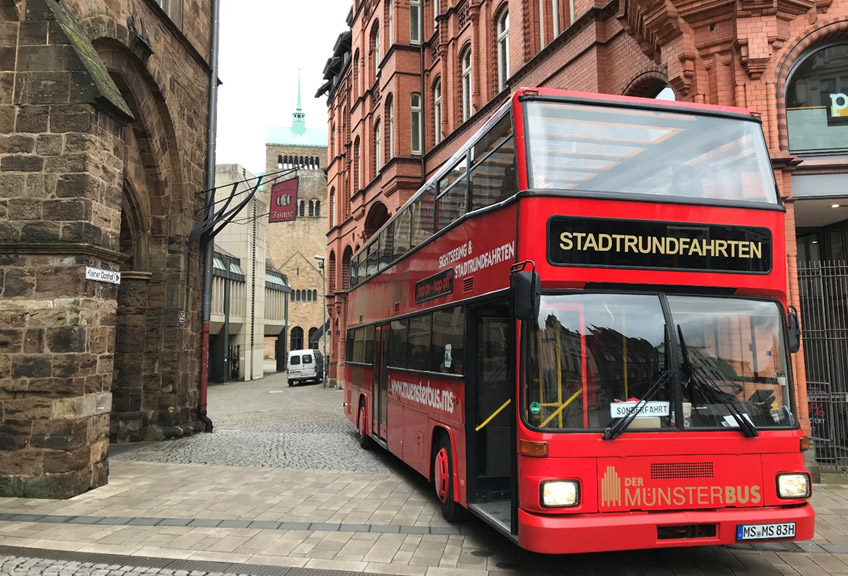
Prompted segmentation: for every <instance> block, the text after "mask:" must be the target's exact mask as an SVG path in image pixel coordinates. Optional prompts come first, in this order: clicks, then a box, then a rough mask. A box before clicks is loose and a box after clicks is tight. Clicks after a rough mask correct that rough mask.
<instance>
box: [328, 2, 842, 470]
mask: <svg viewBox="0 0 848 576" xmlns="http://www.w3.org/2000/svg"><path fill="white" fill-rule="evenodd" d="M348 25H349V29H348V30H345V31H343V32H342V33H341V34H340V36H339V37H338V40H337V42H336V44H335V46H334V47H333V51H332V56H331V58H330V59H329V60H328V62H327V65H326V67H325V69H324V73H325V80H326V83H325V84H324V85H323V86H322V87H321V88H320V90H319V92H318V93H319V94H324V93H326V94H327V95H328V107H329V115H328V122H329V128H330V138H329V149H328V151H329V152H328V154H329V166H328V169H327V173H328V196H329V201H330V207H331V214H330V223H329V224H330V233H329V235H328V241H327V258H328V263H329V270H330V279H329V282H328V287H329V291H330V296H329V297H328V310H329V312H330V316H331V322H332V323H333V329H334V332H335V333H336V334H340V335H341V337H337V338H336V339H335V342H336V344H335V346H334V350H333V356H334V362H333V364H332V365H331V368H330V370H331V374H333V375H337V376H339V375H340V374H341V368H342V365H343V362H344V352H345V350H344V337H343V336H344V333H345V308H346V292H347V289H348V276H349V266H350V257H351V254H352V253H353V252H354V251H356V250H357V249H359V247H360V246H362V245H363V243H364V241H365V240H367V238H369V237H370V236H371V234H373V233H374V231H375V230H377V228H379V227H380V226H381V225H382V224H383V223H385V222H386V221H387V219H388V218H389V217H390V216H391V215H392V214H394V213H395V211H397V210H398V208H399V207H400V206H402V205H403V204H404V202H405V201H406V200H407V199H408V198H409V197H410V195H411V194H412V193H413V192H414V191H415V190H416V189H417V188H418V187H419V185H420V184H421V183H422V182H423V181H424V180H425V179H426V178H427V176H428V175H430V174H432V173H433V172H434V171H435V170H436V169H437V168H438V167H439V166H441V164H442V163H443V162H444V161H445V160H447V159H448V158H449V157H450V156H451V154H452V153H453V152H454V151H455V150H456V149H457V148H458V146H460V144H461V143H462V142H463V141H464V139H465V138H467V137H468V136H469V135H471V134H472V133H473V132H474V131H475V130H476V129H477V128H479V127H480V126H481V125H482V123H483V122H484V121H485V120H486V119H487V118H488V117H489V115H490V114H491V113H492V112H493V111H494V110H495V109H496V108H497V107H498V106H499V105H500V104H501V103H502V102H504V101H505V99H506V98H507V97H508V95H509V94H510V93H511V92H512V91H513V90H514V89H515V88H517V87H520V86H545V87H551V88H561V89H571V90H581V91H587V92H603V93H608V94H625V95H632V96H642V97H656V96H657V95H658V94H659V93H660V92H663V91H665V92H666V93H668V92H669V91H671V92H673V95H674V98H676V99H677V100H684V101H691V102H699V103H708V104H721V105H732V106H743V107H747V108H751V109H753V110H756V111H759V112H760V113H761V114H762V118H763V127H764V131H765V135H766V139H767V143H768V146H769V151H770V155H771V158H772V163H773V167H774V171H775V176H776V178H777V183H778V186H779V189H780V193H781V196H782V197H783V201H784V204H785V206H786V210H787V244H788V245H787V251H788V265H789V270H790V273H791V279H790V285H789V293H790V303H791V304H792V305H793V306H796V307H797V308H799V310H800V312H801V315H802V322H803V323H804V326H803V328H805V329H806V330H805V339H804V353H799V354H796V355H795V356H794V358H793V362H794V370H795V381H796V383H797V389H798V391H799V393H798V412H799V414H800V416H801V419H802V426H803V428H804V429H805V431H807V432H812V434H813V437H814V438H816V439H817V440H818V441H819V442H818V446H819V451H820V453H821V449H822V447H823V445H824V444H839V446H838V447H839V451H838V454H837V455H835V456H834V457H833V459H834V461H836V460H838V459H840V458H841V459H843V460H844V459H845V457H846V455H848V403H846V401H845V393H846V392H848V364H846V361H845V358H848V343H846V342H848V340H846V339H845V338H844V333H845V330H846V329H848V309H846V308H845V306H844V305H843V304H841V302H844V301H845V295H846V292H848V288H846V287H848V282H846V280H848V271H846V268H845V266H844V265H842V266H841V267H839V266H836V267H833V266H831V265H830V264H829V262H830V260H832V259H844V258H846V255H848V253H846V250H848V212H846V210H848V208H845V206H846V205H848V187H846V185H845V183H846V181H848V123H846V121H848V74H846V71H848V1H846V0H827V1H824V2H816V1H813V0H799V1H796V2H777V3H770V4H768V5H764V4H761V3H756V2H751V1H749V0H742V1H741V2H726V3H718V4H715V3H707V2H704V1H702V0H695V1H689V0H686V1H683V0H670V1H667V2H656V1H655V0H609V1H602V2H590V1H589V0H409V1H403V2H399V1H397V0H355V1H354V2H352V9H351V12H350V15H349V17H348ZM832 206H833V207H832ZM796 238H797V240H796ZM796 242H797V243H796ZM823 270H824V272H823ZM799 271H800V272H799ZM823 274H824V276H823ZM828 275H831V276H833V277H836V278H837V280H836V281H834V282H828V281H827V279H826V277H829V276H828ZM799 277H800V278H801V279H802V282H801V284H799ZM823 278H825V279H824V280H823ZM339 377H340V376H339ZM808 380H810V381H812V382H815V383H816V384H815V387H813V386H811V388H810V390H811V399H812V398H813V396H812V394H813V393H816V394H820V396H816V398H819V397H820V398H821V399H822V400H821V402H822V411H823V412H822V413H823V414H825V415H824V416H822V421H820V422H818V423H817V424H816V427H814V428H812V429H811V427H810V419H809V418H808V410H807V409H808V405H807V390H806V385H805V384H806V383H807V381H808ZM840 398H841V400H840ZM839 428H841V429H842V436H843V437H842V438H841V439H838V440H837V439H836V435H837V429H839Z"/></svg>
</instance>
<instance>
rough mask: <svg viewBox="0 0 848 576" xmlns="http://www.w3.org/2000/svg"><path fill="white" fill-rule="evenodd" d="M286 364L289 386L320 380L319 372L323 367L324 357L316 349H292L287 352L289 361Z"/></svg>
mask: <svg viewBox="0 0 848 576" xmlns="http://www.w3.org/2000/svg"><path fill="white" fill-rule="evenodd" d="M286 366H287V367H286V374H288V377H289V386H294V385H295V384H296V383H297V382H309V381H310V380H311V381H313V382H320V381H321V373H322V371H323V369H324V358H323V356H321V352H319V351H318V350H292V351H291V352H289V361H288V364H286Z"/></svg>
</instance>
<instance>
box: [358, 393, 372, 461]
mask: <svg viewBox="0 0 848 576" xmlns="http://www.w3.org/2000/svg"><path fill="white" fill-rule="evenodd" d="M359 446H360V447H361V448H362V449H363V450H368V449H369V448H371V437H370V436H369V435H368V423H367V421H366V419H365V402H364V401H360V402H359Z"/></svg>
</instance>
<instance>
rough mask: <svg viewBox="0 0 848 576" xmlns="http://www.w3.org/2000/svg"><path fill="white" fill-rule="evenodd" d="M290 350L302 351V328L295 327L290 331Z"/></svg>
mask: <svg viewBox="0 0 848 576" xmlns="http://www.w3.org/2000/svg"><path fill="white" fill-rule="evenodd" d="M290 350H303V328H301V327H300V326H295V327H294V328H292V329H291V348H290Z"/></svg>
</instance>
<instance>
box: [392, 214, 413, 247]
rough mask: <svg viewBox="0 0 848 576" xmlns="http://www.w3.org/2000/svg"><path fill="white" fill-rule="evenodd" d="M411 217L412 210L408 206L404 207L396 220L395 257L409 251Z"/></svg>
mask: <svg viewBox="0 0 848 576" xmlns="http://www.w3.org/2000/svg"><path fill="white" fill-rule="evenodd" d="M410 217H411V211H410V210H409V209H408V208H407V209H404V210H403V211H402V212H401V213H400V216H398V217H397V220H395V242H394V248H395V255H394V257H395V258H396V259H397V258H400V257H401V256H403V255H404V254H406V253H407V252H409V232H410V228H409V221H410Z"/></svg>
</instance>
